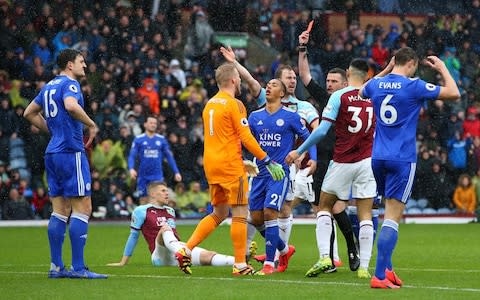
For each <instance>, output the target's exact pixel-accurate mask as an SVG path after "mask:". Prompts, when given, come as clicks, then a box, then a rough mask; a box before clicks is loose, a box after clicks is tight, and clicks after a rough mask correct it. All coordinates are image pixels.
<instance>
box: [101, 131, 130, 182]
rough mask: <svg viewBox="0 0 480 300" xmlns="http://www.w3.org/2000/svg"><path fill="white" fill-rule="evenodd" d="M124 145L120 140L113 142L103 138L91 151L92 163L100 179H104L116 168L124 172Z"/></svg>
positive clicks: (125, 168)
mask: <svg viewBox="0 0 480 300" xmlns="http://www.w3.org/2000/svg"><path fill="white" fill-rule="evenodd" d="M123 153H124V145H122V144H121V143H120V142H116V143H113V142H112V141H111V140H104V141H102V142H101V143H100V144H98V145H97V146H95V149H94V150H93V153H92V163H93V166H95V170H97V171H98V172H99V173H100V179H106V178H108V177H109V176H111V175H112V172H113V171H114V170H116V169H120V170H123V171H125V172H126V170H127V161H126V159H125V156H124V155H123Z"/></svg>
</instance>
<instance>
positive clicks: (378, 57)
mask: <svg viewBox="0 0 480 300" xmlns="http://www.w3.org/2000/svg"><path fill="white" fill-rule="evenodd" d="M389 57H390V51H389V49H388V48H386V47H384V46H383V43H382V40H381V39H380V38H377V41H376V42H375V44H374V45H373V47H372V59H373V60H374V61H375V64H376V66H375V67H376V68H377V70H381V69H383V68H385V66H386V65H387V62H388V58H389Z"/></svg>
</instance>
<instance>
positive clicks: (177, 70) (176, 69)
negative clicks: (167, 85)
mask: <svg viewBox="0 0 480 300" xmlns="http://www.w3.org/2000/svg"><path fill="white" fill-rule="evenodd" d="M169 67H170V73H171V74H172V75H173V76H175V78H177V80H178V82H180V85H181V87H182V89H184V88H185V87H186V86H187V79H186V77H185V71H183V70H182V68H181V67H180V62H179V61H178V59H176V58H174V59H172V60H171V61H170V65H169Z"/></svg>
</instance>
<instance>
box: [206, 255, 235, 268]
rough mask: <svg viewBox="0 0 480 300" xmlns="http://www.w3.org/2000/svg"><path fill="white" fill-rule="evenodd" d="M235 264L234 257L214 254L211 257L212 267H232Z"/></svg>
mask: <svg viewBox="0 0 480 300" xmlns="http://www.w3.org/2000/svg"><path fill="white" fill-rule="evenodd" d="M234 263H235V257H233V256H230V255H224V254H218V253H217V254H215V255H214V256H213V257H212V262H211V264H212V266H220V267H223V266H233V264H234Z"/></svg>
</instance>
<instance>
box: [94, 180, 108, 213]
mask: <svg viewBox="0 0 480 300" xmlns="http://www.w3.org/2000/svg"><path fill="white" fill-rule="evenodd" d="M107 204H108V196H107V193H105V191H104V190H103V188H102V183H101V182H100V180H99V179H94V180H93V181H92V215H94V217H97V216H98V217H103V218H104V217H105V212H106V209H107ZM100 207H103V208H100ZM99 212H103V215H96V213H97V214H98V213H99Z"/></svg>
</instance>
